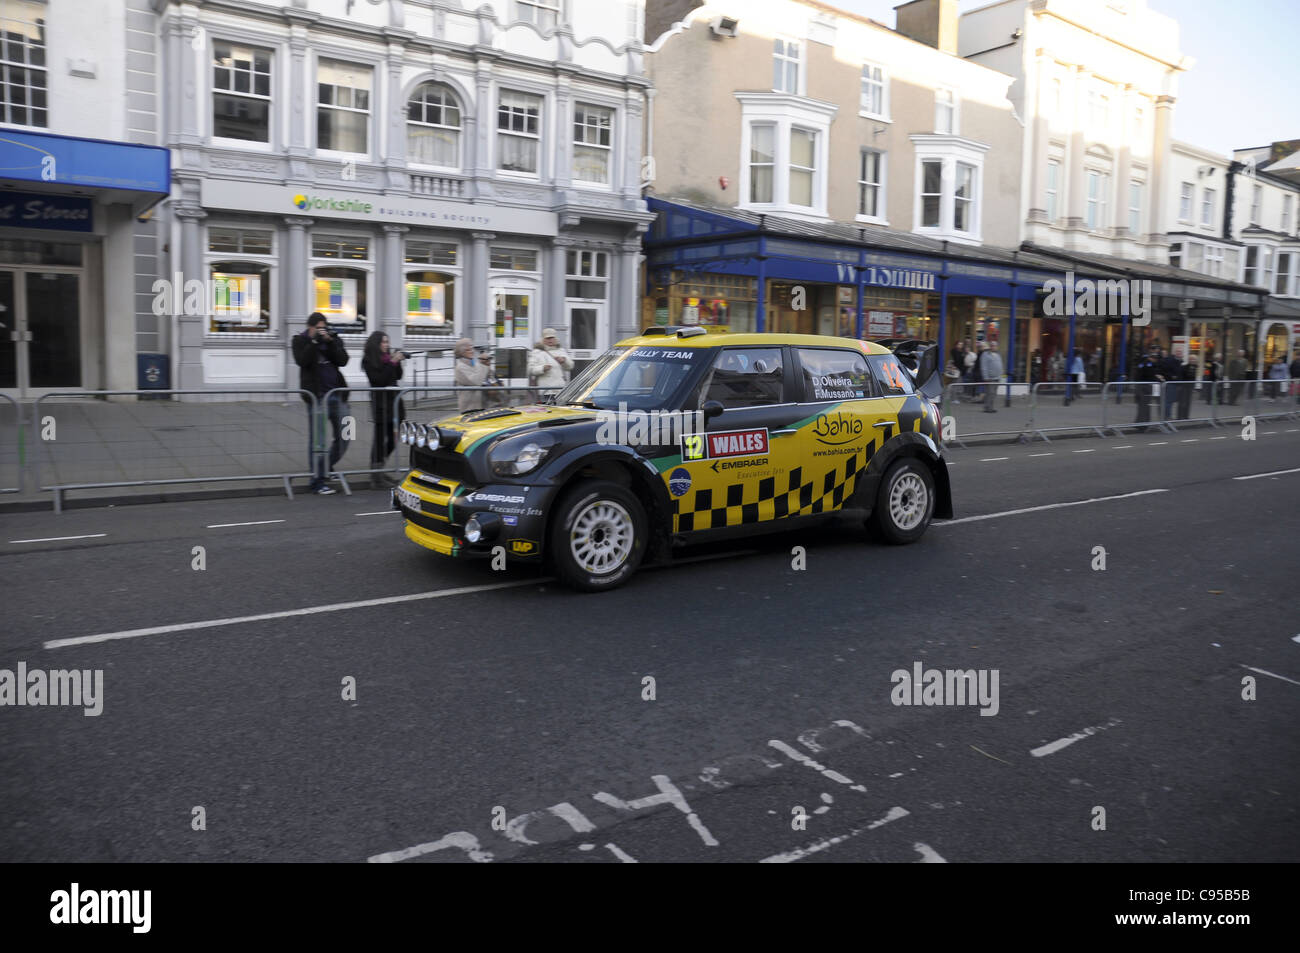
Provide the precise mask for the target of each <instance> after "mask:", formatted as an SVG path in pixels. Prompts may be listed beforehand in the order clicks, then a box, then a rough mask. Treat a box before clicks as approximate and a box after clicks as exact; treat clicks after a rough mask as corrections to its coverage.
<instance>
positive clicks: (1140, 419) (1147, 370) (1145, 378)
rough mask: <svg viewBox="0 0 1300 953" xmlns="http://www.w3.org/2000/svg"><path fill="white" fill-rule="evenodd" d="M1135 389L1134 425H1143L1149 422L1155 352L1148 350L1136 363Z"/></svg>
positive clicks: (1154, 371) (1154, 375)
mask: <svg viewBox="0 0 1300 953" xmlns="http://www.w3.org/2000/svg"><path fill="white" fill-rule="evenodd" d="M1137 380H1138V383H1137V387H1136V388H1135V389H1134V394H1133V397H1134V399H1135V400H1136V401H1137V420H1136V421H1135V423H1139V424H1144V423H1148V422H1150V420H1151V391H1152V389H1153V387H1152V385H1154V384H1155V381H1156V355H1155V350H1154V349H1152V350H1149V351H1147V353H1146V354H1145V355H1144V356H1143V358H1142V360H1140V361H1138V366H1137Z"/></svg>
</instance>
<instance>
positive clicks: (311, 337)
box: [293, 311, 351, 496]
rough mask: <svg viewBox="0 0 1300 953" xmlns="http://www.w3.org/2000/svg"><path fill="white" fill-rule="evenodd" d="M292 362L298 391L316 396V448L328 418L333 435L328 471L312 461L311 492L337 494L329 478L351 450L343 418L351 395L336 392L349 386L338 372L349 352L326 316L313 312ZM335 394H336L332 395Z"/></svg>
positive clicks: (322, 462)
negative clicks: (296, 374)
mask: <svg viewBox="0 0 1300 953" xmlns="http://www.w3.org/2000/svg"><path fill="white" fill-rule="evenodd" d="M293 360H294V363H296V364H297V365H298V374H299V384H298V386H299V388H301V389H302V390H305V391H309V392H310V393H312V394H315V395H316V402H317V403H316V407H317V415H316V419H315V420H313V421H312V422H311V425H312V433H313V434H315V435H316V437H315V439H314V440H313V446H315V445H317V444H323V443H324V442H325V420H326V418H327V417H328V419H329V422H330V426H331V427H332V428H333V431H334V442H333V443H332V444H331V445H330V451H329V465H328V467H327V466H326V461H325V459H324V458H323V457H321V458H318V459H316V460H315V461H313V466H314V470H315V474H314V476H313V477H312V481H311V492H312V493H316V494H318V495H320V496H327V495H329V494H330V493H333V492H334V491H333V490H332V489H330V487H329V486H327V485H326V477H327V476H328V474H329V473H330V472H331V471H332V470H333V469H334V466H335V464H337V463H338V462H339V460H340V459H341V458H342V456H343V454H344V453H346V452H347V448H348V442H347V441H346V440H344V439H343V418H344V417H346V416H348V414H350V413H351V409H350V408H349V407H348V404H347V397H348V392H347V391H346V390H337V388H341V387H343V386H344V385H345V384H346V383H347V382H346V381H345V380H344V378H343V372H342V371H341V370H339V368H341V367H343V366H344V365H345V364H347V362H348V360H349V358H348V351H347V348H345V347H344V346H343V342H342V341H340V340H339V338H338V336H337V335H336V334H334V333H333V332H332V331H330V329H329V322H328V321H327V320H326V319H325V315H323V314H321V313H320V312H319V311H313V312H312V313H311V316H310V317H308V318H307V329H306V330H305V331H303V332H302V333H301V334H295V335H294V337H293ZM332 390H333V391H335V393H333V394H331V393H330V391H332ZM326 395H328V397H327V396H326ZM303 400H304V401H305V400H306V398H305V397H304V398H303Z"/></svg>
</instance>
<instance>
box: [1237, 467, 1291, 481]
mask: <svg viewBox="0 0 1300 953" xmlns="http://www.w3.org/2000/svg"><path fill="white" fill-rule="evenodd" d="M1284 473H1300V467H1296V468H1295V469H1292V470H1270V471H1269V472H1268V473H1252V474H1251V475H1250V476H1239V477H1233V479H1234V480H1258V479H1259V478H1260V477H1266V476H1282V475H1283V474H1284Z"/></svg>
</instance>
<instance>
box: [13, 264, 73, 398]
mask: <svg viewBox="0 0 1300 953" xmlns="http://www.w3.org/2000/svg"><path fill="white" fill-rule="evenodd" d="M75 387H81V278H80V276H79V275H78V274H76V273H70V272H62V271H43V270H37V269H3V270H0V391H4V392H7V393H9V395H10V396H13V397H30V396H34V395H33V392H34V391H42V390H44V391H51V390H62V389H66V388H75Z"/></svg>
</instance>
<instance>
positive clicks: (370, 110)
mask: <svg viewBox="0 0 1300 953" xmlns="http://www.w3.org/2000/svg"><path fill="white" fill-rule="evenodd" d="M326 63H329V64H332V65H334V66H337V67H353V68H355V69H356V71H357V72H358V73H361V72H363V71H364V72H365V73H366V74H367V75H368V76H369V77H370V87H369V88H368V89H362V87H360V86H343V87H338V88H341V89H351V90H353V92H356V91H358V90H361V91H362V92H365V94H366V101H367V103H368V106H367V108H366V109H357V108H356V107H355V106H337V105H327V104H325V103H322V102H321V101H320V86H321V82H320V79H321V75H320V72H321V67H322V66H323V65H324V64H326ZM313 75H314V77H315V80H316V81H315V83H314V84H313V85H312V89H313V90H315V94H314V96H313V102H314V103H315V107H316V108H315V110H314V111H313V113H312V115H313V117H314V118H313V122H312V133H313V135H312V145H313V146H315V147H316V154H317V155H319V156H337V157H347V158H356V157H357V156H363V157H365V158H367V159H368V158H370V157H371V156H372V155H374V153H375V147H376V145H377V143H376V139H377V138H378V137H377V136H376V134H375V133H376V132H377V130H376V128H375V124H374V116H375V67H374V64H372V63H360V62H353V61H351V60H341V59H336V58H335V57H332V56H318V57H317V58H316V64H315V72H314V74H313ZM323 109H328V110H330V111H331V112H336V113H351V114H354V115H364V116H365V117H366V150H365V151H364V152H349V151H347V150H344V149H325V148H321V146H320V117H321V110H323Z"/></svg>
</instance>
